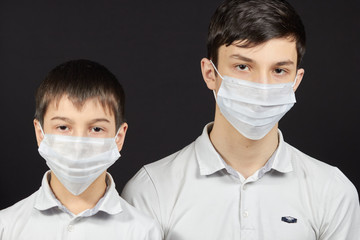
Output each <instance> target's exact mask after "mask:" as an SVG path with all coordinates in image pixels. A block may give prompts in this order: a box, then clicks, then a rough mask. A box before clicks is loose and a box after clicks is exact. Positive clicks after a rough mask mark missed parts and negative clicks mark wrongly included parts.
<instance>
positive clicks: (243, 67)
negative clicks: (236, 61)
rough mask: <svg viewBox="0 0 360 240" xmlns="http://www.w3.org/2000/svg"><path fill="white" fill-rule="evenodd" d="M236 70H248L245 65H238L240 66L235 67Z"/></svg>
mask: <svg viewBox="0 0 360 240" xmlns="http://www.w3.org/2000/svg"><path fill="white" fill-rule="evenodd" d="M237 68H238V69H239V70H242V71H244V70H247V69H248V66H247V65H245V64H240V65H238V66H237Z"/></svg>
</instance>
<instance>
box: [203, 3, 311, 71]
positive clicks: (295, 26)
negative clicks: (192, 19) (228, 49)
mask: <svg viewBox="0 0 360 240" xmlns="http://www.w3.org/2000/svg"><path fill="white" fill-rule="evenodd" d="M283 37H289V38H290V39H291V38H292V40H294V41H296V50H297V65H298V66H299V65H300V62H301V60H302V57H303V55H304V54H305V42H306V37H305V29H304V25H303V23H302V21H301V19H300V17H299V15H298V14H297V13H296V12H295V10H294V8H293V7H292V6H291V5H290V4H289V3H288V2H286V1H285V0H225V1H224V2H223V3H222V4H221V5H220V6H219V7H218V8H217V9H216V11H215V13H214V15H213V16H212V18H211V21H210V25H209V32H208V39H207V50H208V58H209V59H211V60H212V61H213V62H214V64H215V65H217V60H218V50H219V48H220V47H221V46H222V45H224V44H225V45H226V46H229V45H231V44H232V43H233V42H234V41H238V40H240V41H241V40H243V41H245V42H244V43H243V47H254V46H256V45H259V44H261V43H264V42H266V41H268V40H271V39H274V38H283Z"/></svg>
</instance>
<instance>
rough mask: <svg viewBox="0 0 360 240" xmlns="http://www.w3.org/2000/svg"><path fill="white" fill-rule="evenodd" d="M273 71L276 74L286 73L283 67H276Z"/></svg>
mask: <svg viewBox="0 0 360 240" xmlns="http://www.w3.org/2000/svg"><path fill="white" fill-rule="evenodd" d="M274 72H275V73H276V74H278V75H283V74H285V73H286V71H285V70H284V69H281V68H276V69H275V70H274Z"/></svg>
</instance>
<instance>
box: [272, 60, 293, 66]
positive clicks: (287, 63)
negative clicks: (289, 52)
mask: <svg viewBox="0 0 360 240" xmlns="http://www.w3.org/2000/svg"><path fill="white" fill-rule="evenodd" d="M288 65H294V62H293V61H291V60H287V61H281V62H277V63H276V64H275V66H288Z"/></svg>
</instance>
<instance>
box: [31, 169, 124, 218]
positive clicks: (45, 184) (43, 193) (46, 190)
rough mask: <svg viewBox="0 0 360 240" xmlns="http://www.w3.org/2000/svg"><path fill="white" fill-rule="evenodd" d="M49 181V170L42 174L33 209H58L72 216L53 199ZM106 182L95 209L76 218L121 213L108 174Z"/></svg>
mask: <svg viewBox="0 0 360 240" xmlns="http://www.w3.org/2000/svg"><path fill="white" fill-rule="evenodd" d="M49 181H50V170H49V171H47V172H46V173H45V174H44V177H43V179H42V182H41V187H40V189H39V191H38V195H37V197H36V200H35V205H34V207H35V208H36V209H37V210H39V211H45V210H48V209H51V208H54V207H58V208H59V209H61V210H63V211H64V212H68V213H70V214H72V213H71V212H70V211H69V210H67V209H66V207H65V206H64V205H62V204H61V202H60V201H59V200H58V199H57V198H56V197H55V195H54V193H53V192H52V190H51V188H50V185H49ZM106 181H107V185H108V187H107V189H106V192H105V195H104V196H103V197H102V198H101V199H100V200H99V201H98V202H97V204H96V205H95V207H93V208H92V209H87V210H85V211H83V212H82V213H79V214H78V216H83V217H85V216H92V215H95V214H96V213H97V212H99V211H103V212H105V213H108V214H118V213H120V212H121V211H122V207H121V204H120V202H121V201H120V196H119V194H118V192H117V191H116V189H115V183H114V180H113V178H112V177H111V175H110V174H109V173H107V176H106ZM72 215H73V214H72Z"/></svg>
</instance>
